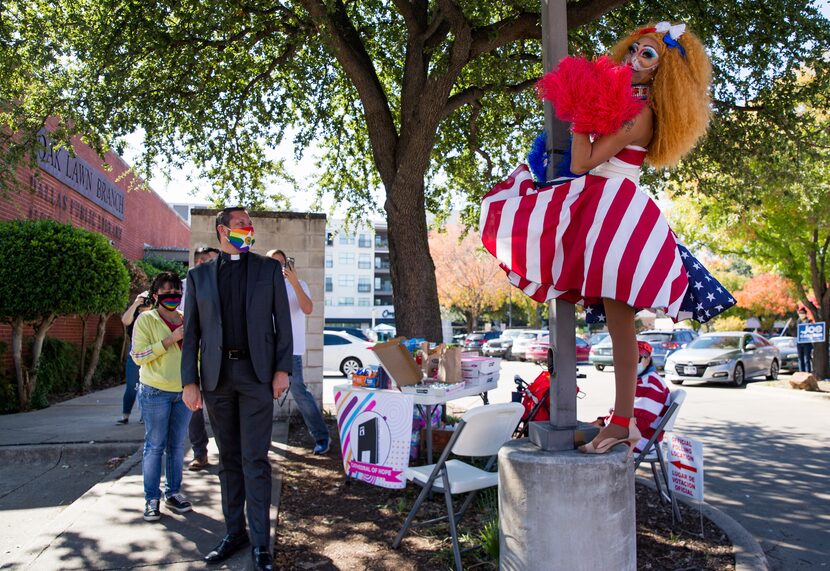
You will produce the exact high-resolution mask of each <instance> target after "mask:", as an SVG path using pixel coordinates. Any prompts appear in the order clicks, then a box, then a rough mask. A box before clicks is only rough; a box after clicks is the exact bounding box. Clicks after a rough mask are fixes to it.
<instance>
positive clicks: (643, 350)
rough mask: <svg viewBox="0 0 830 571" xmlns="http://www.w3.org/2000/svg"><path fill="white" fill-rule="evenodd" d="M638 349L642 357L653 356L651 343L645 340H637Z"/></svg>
mask: <svg viewBox="0 0 830 571" xmlns="http://www.w3.org/2000/svg"><path fill="white" fill-rule="evenodd" d="M637 350H638V351H639V352H640V357H651V352H652V351H653V349H652V348H651V344H650V343H646V342H645V341H637Z"/></svg>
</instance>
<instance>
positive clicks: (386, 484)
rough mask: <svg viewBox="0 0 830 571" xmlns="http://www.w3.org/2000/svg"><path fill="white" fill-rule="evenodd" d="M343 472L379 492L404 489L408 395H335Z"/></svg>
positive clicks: (358, 392) (409, 418) (411, 401)
mask: <svg viewBox="0 0 830 571" xmlns="http://www.w3.org/2000/svg"><path fill="white" fill-rule="evenodd" d="M334 406H335V409H336V411H337V427H338V429H339V431H340V447H341V452H342V457H343V469H344V470H345V472H346V474H347V475H348V476H349V477H352V478H355V479H357V480H361V481H363V482H366V483H367V484H372V485H374V486H380V487H382V488H393V489H398V488H403V487H405V486H406V476H405V475H404V472H405V471H406V467H407V466H408V465H409V445H410V439H411V436H412V409H413V406H414V399H413V397H412V395H405V394H402V393H399V392H397V391H369V390H357V389H356V390H344V391H335V394H334Z"/></svg>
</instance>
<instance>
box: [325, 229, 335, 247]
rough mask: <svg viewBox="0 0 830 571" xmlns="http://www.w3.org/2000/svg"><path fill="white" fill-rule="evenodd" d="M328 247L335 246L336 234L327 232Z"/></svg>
mask: <svg viewBox="0 0 830 571" xmlns="http://www.w3.org/2000/svg"><path fill="white" fill-rule="evenodd" d="M326 246H334V233H332V232H326Z"/></svg>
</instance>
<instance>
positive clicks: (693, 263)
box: [585, 242, 735, 325]
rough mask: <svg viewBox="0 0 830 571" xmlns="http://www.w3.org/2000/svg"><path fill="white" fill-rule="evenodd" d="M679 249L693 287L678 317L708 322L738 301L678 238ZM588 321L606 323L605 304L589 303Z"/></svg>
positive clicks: (587, 310) (687, 292)
mask: <svg viewBox="0 0 830 571" xmlns="http://www.w3.org/2000/svg"><path fill="white" fill-rule="evenodd" d="M677 249H678V251H679V252H680V258H681V259H682V260H683V267H684V268H685V269H686V277H687V278H689V287H688V289H687V290H686V295H685V296H684V297H683V303H681V304H680V313H679V315H678V317H679V318H680V320H681V321H682V320H684V319H694V320H695V321H698V322H700V323H706V322H707V321H709V320H710V319H712V318H714V317H715V316H717V315H720V314H721V313H723V312H724V311H726V310H727V309H729V308H730V307H732V306H733V305H735V298H733V297H732V295H731V294H730V293H729V292H728V291H726V288H725V287H723V286H722V285H721V283H720V282H719V281H718V280H716V279H715V278H714V276H712V274H710V273H709V270H707V269H706V268H705V267H703V264H701V263H700V261H698V259H697V258H695V257H694V256H693V255H692V253H691V252H690V251H689V249H688V248H687V247H686V246H684V245H683V244H681V243H679V242H678V243H677ZM585 321H586V322H587V323H588V324H590V325H595V324H597V323H605V321H606V317H605V309H604V307H603V305H602V304H601V303H598V304H595V305H588V306H586V307H585Z"/></svg>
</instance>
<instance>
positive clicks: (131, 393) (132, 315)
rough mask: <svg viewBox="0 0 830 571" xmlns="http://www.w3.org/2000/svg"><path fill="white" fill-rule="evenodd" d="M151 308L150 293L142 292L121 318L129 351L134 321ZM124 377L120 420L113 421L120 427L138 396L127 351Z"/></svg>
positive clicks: (135, 379) (131, 360) (136, 373)
mask: <svg viewBox="0 0 830 571" xmlns="http://www.w3.org/2000/svg"><path fill="white" fill-rule="evenodd" d="M151 306H152V302H151V301H150V292H149V291H143V292H141V293H140V294H138V295H137V296H135V300H133V303H132V305H130V307H128V308H127V309H126V311H124V314H123V315H122V316H121V323H123V324H124V327H125V330H126V332H127V339H128V343H129V348H130V349H132V339H133V325H134V324H135V320H136V318H138V316H139V315H141V313H142V312H143V311H146V310H148V309H150V308H151ZM124 377H125V378H126V379H127V385H126V386H125V387H124V398H123V401H122V405H121V418H119V419H118V420H116V421H115V424H119V425H122V426H123V425H125V424H128V423H129V422H130V413H131V412H132V411H133V405H135V399H136V395H137V394H138V393H137V390H138V365H136V364H135V361H133V358H132V357H131V356H130V352H129V351H127V358H126V359H125V360H124Z"/></svg>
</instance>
